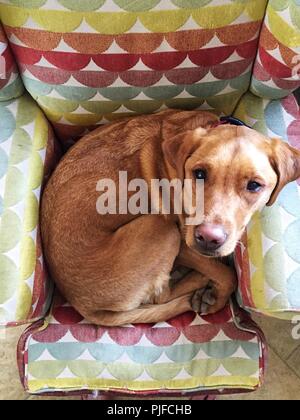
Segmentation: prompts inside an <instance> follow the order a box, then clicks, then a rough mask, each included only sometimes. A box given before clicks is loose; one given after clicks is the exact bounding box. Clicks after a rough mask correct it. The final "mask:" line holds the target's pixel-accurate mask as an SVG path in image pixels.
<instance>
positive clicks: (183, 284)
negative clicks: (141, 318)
mask: <svg viewBox="0 0 300 420" xmlns="http://www.w3.org/2000/svg"><path fill="white" fill-rule="evenodd" d="M209 282H210V279H209V278H208V277H206V276H204V275H203V274H201V273H198V272H197V271H192V272H191V273H189V274H187V275H186V276H185V277H184V278H183V279H182V280H180V281H178V282H176V283H175V284H174V285H172V281H171V283H170V286H169V287H168V288H165V289H164V290H163V291H162V293H161V294H160V295H159V296H158V297H157V298H156V299H155V303H156V304H162V303H167V302H170V301H172V300H175V299H177V298H179V297H181V296H185V295H187V294H190V293H192V292H195V291H198V293H199V295H200V294H201V292H202V293H204V292H205V290H206V288H207V286H208V284H209Z"/></svg>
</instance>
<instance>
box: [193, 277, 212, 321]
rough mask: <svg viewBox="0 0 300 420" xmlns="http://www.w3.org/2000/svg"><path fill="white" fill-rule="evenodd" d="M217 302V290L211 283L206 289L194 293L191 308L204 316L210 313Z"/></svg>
mask: <svg viewBox="0 0 300 420" xmlns="http://www.w3.org/2000/svg"><path fill="white" fill-rule="evenodd" d="M216 302H217V295H216V290H215V288H214V286H213V284H212V282H209V283H208V285H207V286H206V287H205V288H204V289H199V290H197V291H196V292H195V293H194V295H193V297H192V301H191V306H192V309H193V311H195V312H199V313H201V314H203V315H204V314H207V313H209V312H210V308H211V307H212V306H214V305H215V304H216Z"/></svg>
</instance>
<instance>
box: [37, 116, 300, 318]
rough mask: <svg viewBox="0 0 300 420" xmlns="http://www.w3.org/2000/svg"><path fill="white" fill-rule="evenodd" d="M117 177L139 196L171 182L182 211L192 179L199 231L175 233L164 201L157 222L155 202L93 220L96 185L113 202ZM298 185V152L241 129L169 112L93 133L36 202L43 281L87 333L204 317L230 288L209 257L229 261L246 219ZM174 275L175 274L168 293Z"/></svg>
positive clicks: (226, 271) (175, 221) (230, 280)
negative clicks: (90, 328) (86, 324)
mask: <svg viewBox="0 0 300 420" xmlns="http://www.w3.org/2000/svg"><path fill="white" fill-rule="evenodd" d="M120 172H124V173H126V176H127V179H128V182H130V181H132V180H135V179H140V180H143V181H144V184H143V185H146V186H149V187H150V185H151V180H154V179H157V180H162V179H166V180H169V181H172V180H175V179H176V180H180V181H181V182H182V189H183V190H185V188H187V185H190V187H191V188H190V193H189V194H183V196H184V197H187V196H192V197H191V198H192V202H193V203H194V202H195V194H196V182H197V180H201V181H202V182H203V183H204V193H203V195H204V200H203V217H202V219H201V222H199V223H198V224H187V223H186V219H187V217H188V216H190V215H189V214H187V213H186V210H184V211H183V212H182V213H181V214H177V213H179V212H175V211H174V208H175V204H174V200H173V201H172V202H171V207H170V208H171V211H170V212H169V214H165V212H164V211H163V205H162V200H160V201H159V203H160V204H159V205H158V207H159V208H157V206H156V208H155V210H156V211H155V212H153V211H152V212H151V211H149V212H144V213H145V214H141V213H139V214H133V213H136V212H131V213H130V212H127V213H126V212H125V211H122V212H120V211H119V212H113V214H99V211H97V202H99V201H98V200H99V191H97V185H99V180H103V179H109V180H111V181H112V183H113V184H114V185H115V186H116V189H115V191H116V194H117V198H119V197H118V195H120V191H122V188H121V189H119V184H120V178H119V174H120ZM298 177H300V152H299V151H297V150H295V149H293V148H291V147H290V146H289V145H288V144H286V143H284V142H283V141H282V140H280V139H270V138H267V137H265V136H263V135H261V134H259V133H257V132H256V131H254V130H251V129H249V128H246V127H238V126H233V125H230V124H225V125H220V124H219V120H218V118H217V117H216V116H215V115H214V114H211V113H208V112H202V111H193V112H189V111H176V110H169V111H165V112H162V113H159V114H155V115H149V116H141V117H136V118H132V119H127V120H122V121H119V122H115V123H113V124H111V125H108V126H105V127H102V128H99V129H97V130H95V131H94V132H92V133H91V134H89V135H87V136H85V137H84V138H83V139H82V140H80V141H79V142H78V143H77V144H76V145H75V146H74V147H73V148H72V149H71V150H70V151H69V152H68V153H67V155H66V156H65V157H64V158H63V159H62V161H61V162H60V164H59V165H58V167H57V169H56V170H55V172H54V174H53V176H52V178H51V179H50V181H49V183H48V185H47V187H46V189H45V192H44V195H43V201H42V208H41V231H42V239H43V246H44V254H45V256H46V260H47V263H48V267H49V270H50V273H51V276H52V277H53V279H54V280H55V282H56V284H57V286H58V288H59V289H60V290H61V292H62V293H63V294H64V295H65V297H66V298H67V299H68V301H69V302H70V303H71V304H72V305H73V306H74V307H75V308H76V309H77V310H78V311H79V312H80V313H81V314H82V315H83V316H84V317H85V318H86V319H88V320H89V321H91V322H93V323H95V324H97V325H106V326H117V325H124V324H130V323H148V322H150V323H152V322H160V321H165V320H168V319H170V318H172V317H174V316H176V315H179V314H181V313H184V312H186V311H189V310H194V311H197V312H200V313H205V314H211V313H215V312H217V311H219V310H221V309H222V308H223V307H224V306H225V305H226V303H227V302H228V299H229V298H230V296H231V294H232V293H233V292H234V290H235V288H236V274H235V272H234V270H233V269H232V268H230V267H228V266H227V265H225V264H223V263H222V262H221V261H220V258H221V257H225V256H228V255H230V254H231V253H232V252H233V251H234V249H235V247H236V245H237V243H238V241H239V240H240V239H241V236H242V234H243V232H244V230H245V228H246V226H247V224H248V223H249V221H250V219H251V217H252V215H253V214H254V213H255V212H256V211H258V210H261V209H262V208H263V207H264V206H265V205H272V204H273V203H274V202H275V200H276V198H277V197H278V194H279V193H280V191H281V190H282V188H283V187H284V186H285V185H286V184H287V183H289V182H291V181H294V180H296V179H297V178H298ZM150 190H151V188H149V191H150ZM183 192H184V191H183ZM131 197H132V193H130V191H129V193H128V200H130V198H131ZM148 198H149V197H148ZM149 202H151V200H149ZM149 206H151V203H150V204H149ZM152 207H153V206H152ZM186 207H188V206H183V208H184V209H186ZM176 266H183V267H186V268H187V270H186V275H185V276H184V277H183V278H182V279H181V280H180V281H177V282H171V281H170V278H171V272H172V270H173V269H174V267H176Z"/></svg>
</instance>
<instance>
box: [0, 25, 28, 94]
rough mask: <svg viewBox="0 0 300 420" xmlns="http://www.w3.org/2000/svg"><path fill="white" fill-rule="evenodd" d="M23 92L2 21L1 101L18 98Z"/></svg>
mask: <svg viewBox="0 0 300 420" xmlns="http://www.w3.org/2000/svg"><path fill="white" fill-rule="evenodd" d="M23 91H24V88H23V84H22V82H21V78H20V76H19V72H18V69H17V66H16V64H15V62H14V59H13V57H12V54H11V50H10V47H9V46H8V43H7V38H6V35H5V33H4V31H3V28H2V26H1V21H0V101H7V100H10V99H13V98H17V97H18V96H21V95H22V93H23Z"/></svg>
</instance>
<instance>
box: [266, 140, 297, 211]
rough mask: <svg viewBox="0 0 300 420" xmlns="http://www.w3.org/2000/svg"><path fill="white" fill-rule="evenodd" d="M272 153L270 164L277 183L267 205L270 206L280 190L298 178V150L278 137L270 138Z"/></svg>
mask: <svg viewBox="0 0 300 420" xmlns="http://www.w3.org/2000/svg"><path fill="white" fill-rule="evenodd" d="M272 149H273V155H272V156H271V158H270V160H271V164H272V166H273V168H274V170H275V172H276V174H277V185H276V187H275V189H274V191H273V193H272V195H271V198H270V201H269V202H268V204H267V206H272V205H273V204H274V203H275V201H276V199H277V197H278V195H279V193H280V192H281V190H282V189H283V188H284V187H285V186H286V185H287V184H288V183H289V182H292V181H296V179H298V178H300V151H299V150H297V149H294V148H293V147H291V146H289V144H288V143H285V142H284V141H282V140H280V139H272Z"/></svg>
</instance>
